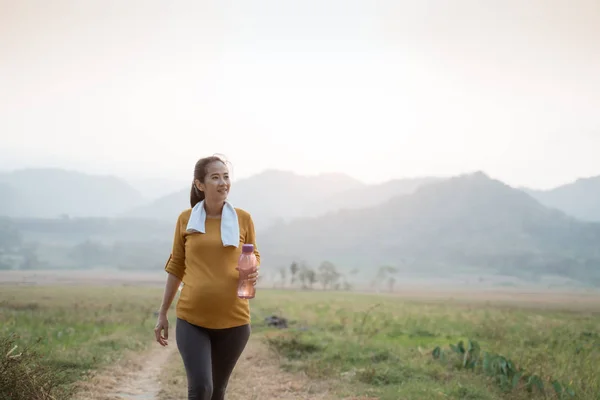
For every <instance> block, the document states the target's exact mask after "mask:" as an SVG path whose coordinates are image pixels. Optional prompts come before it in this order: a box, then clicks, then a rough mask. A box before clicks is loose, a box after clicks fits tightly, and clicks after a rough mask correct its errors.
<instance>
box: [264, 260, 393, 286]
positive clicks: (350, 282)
mask: <svg viewBox="0 0 600 400" xmlns="http://www.w3.org/2000/svg"><path fill="white" fill-rule="evenodd" d="M359 273H360V270H359V269H357V268H353V269H351V270H349V271H347V272H342V271H341V269H340V268H339V267H338V266H336V265H335V264H334V263H332V262H331V261H327V260H326V261H323V262H321V263H320V264H319V266H318V267H316V268H313V267H311V266H309V265H308V264H307V263H306V262H304V261H301V262H298V261H293V262H292V263H291V264H290V265H289V266H288V267H280V268H278V269H277V271H276V274H272V275H271V282H272V284H273V287H274V288H277V287H279V288H300V289H302V290H312V289H315V288H320V289H323V290H345V291H349V290H353V289H354V287H355V284H356V283H360V282H357V279H360V278H359ZM398 273H399V269H398V268H397V267H394V266H389V265H383V266H380V267H378V268H376V269H375V274H374V275H373V276H372V277H371V280H370V281H368V282H367V283H366V285H368V286H369V287H370V288H371V289H372V290H375V291H390V292H393V291H394V286H395V284H396V282H397V275H398ZM366 285H364V284H363V285H361V286H366Z"/></svg>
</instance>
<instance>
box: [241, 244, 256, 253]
mask: <svg viewBox="0 0 600 400" xmlns="http://www.w3.org/2000/svg"><path fill="white" fill-rule="evenodd" d="M242 251H243V252H244V253H252V252H253V251H254V245H253V244H245V245H243V246H242Z"/></svg>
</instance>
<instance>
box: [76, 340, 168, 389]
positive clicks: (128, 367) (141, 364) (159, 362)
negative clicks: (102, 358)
mask: <svg viewBox="0 0 600 400" xmlns="http://www.w3.org/2000/svg"><path fill="white" fill-rule="evenodd" d="M174 350H175V346H174V345H173V344H171V343H170V344H169V346H167V347H166V348H163V347H161V346H159V345H158V344H156V346H152V348H151V349H150V350H149V351H146V352H143V353H140V354H132V355H131V356H130V357H127V358H126V359H125V360H124V361H122V362H120V363H117V364H115V365H112V366H110V367H109V368H107V369H105V370H103V371H99V373H97V374H96V375H95V376H94V377H93V378H92V379H90V380H89V381H88V382H84V383H82V384H81V391H80V392H79V393H78V395H77V396H76V399H77V400H125V399H127V400H158V393H159V391H160V388H161V384H162V382H161V378H162V377H163V375H162V374H161V372H162V369H163V368H164V366H165V364H166V363H167V360H168V359H169V357H170V356H171V355H172V354H173V352H174Z"/></svg>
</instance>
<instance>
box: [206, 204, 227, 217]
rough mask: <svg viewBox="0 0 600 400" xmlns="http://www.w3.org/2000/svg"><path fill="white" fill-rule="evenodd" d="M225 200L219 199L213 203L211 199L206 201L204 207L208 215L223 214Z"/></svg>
mask: <svg viewBox="0 0 600 400" xmlns="http://www.w3.org/2000/svg"><path fill="white" fill-rule="evenodd" d="M224 205H225V203H224V202H222V201H218V202H216V203H211V202H209V201H206V200H205V201H204V209H205V210H206V216H207V217H208V218H218V217H220V216H221V213H222V212H223V206H224Z"/></svg>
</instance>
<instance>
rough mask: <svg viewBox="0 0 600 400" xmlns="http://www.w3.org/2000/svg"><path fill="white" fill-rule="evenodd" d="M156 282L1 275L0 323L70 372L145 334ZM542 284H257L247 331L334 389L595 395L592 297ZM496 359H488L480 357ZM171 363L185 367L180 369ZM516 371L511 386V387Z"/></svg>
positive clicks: (391, 395) (598, 320) (74, 374)
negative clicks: (520, 296) (426, 290)
mask: <svg viewBox="0 0 600 400" xmlns="http://www.w3.org/2000/svg"><path fill="white" fill-rule="evenodd" d="M161 293H162V290H161V289H160V288H156V287H155V288H144V287H123V286H104V287H89V286H88V287H77V286H71V287H57V286H47V287H28V286H26V287H2V290H0V333H1V334H2V336H3V337H6V336H7V334H13V333H16V334H17V335H18V336H19V337H18V339H17V344H19V345H20V348H21V347H22V346H23V345H27V344H33V343H37V344H36V349H37V350H38V351H39V352H40V353H41V354H42V355H43V356H44V358H45V361H44V362H45V363H46V364H47V365H49V366H50V367H52V368H55V369H62V370H64V371H66V372H67V374H66V377H67V380H68V382H70V383H72V382H76V381H78V380H81V379H85V377H86V376H88V374H89V372H90V371H93V370H96V369H98V368H100V367H102V366H104V365H108V364H111V363H113V362H115V361H118V360H119V359H120V358H122V357H124V356H125V355H126V354H127V352H128V351H135V352H137V351H141V350H143V349H146V348H147V347H148V346H151V345H153V344H154V343H153V341H152V340H153V339H152V335H153V333H152V328H153V325H154V323H155V316H154V314H153V313H154V310H156V308H157V307H158V305H159V302H160V298H161ZM540 296H542V295H540ZM543 296H548V301H547V302H541V301H537V302H531V303H529V302H525V301H522V302H515V301H512V302H511V303H502V302H501V301H500V300H498V299H496V300H495V301H494V303H493V304H491V303H490V302H488V301H486V297H485V295H482V294H479V295H478V296H476V297H473V298H472V300H471V301H467V300H466V298H463V299H462V300H459V299H455V300H450V297H449V296H446V297H443V296H438V297H436V298H435V301H434V300H427V298H426V296H422V297H423V298H421V299H419V300H411V299H407V298H401V297H394V296H384V295H381V296H379V295H367V294H351V293H327V292H292V291H274V290H260V291H259V292H258V296H257V298H256V299H254V300H252V303H251V304H252V310H253V332H254V337H255V338H258V339H259V340H263V341H264V342H265V343H267V344H268V346H269V347H270V348H271V349H272V350H274V351H276V352H277V353H278V354H279V355H280V356H281V358H282V368H284V369H286V370H287V371H294V372H303V373H305V374H307V375H308V376H309V377H310V378H311V379H313V380H315V381H326V382H330V385H331V388H332V390H333V391H335V392H336V394H338V395H339V397H340V398H345V397H350V396H371V397H372V398H376V399H382V400H383V399H390V400H391V399H399V398H403V399H435V398H440V399H441V398H444V399H520V398H544V395H542V394H536V392H537V391H538V390H537V389H536V387H537V386H540V385H541V384H543V386H544V389H545V390H546V392H547V395H546V397H545V398H560V397H558V396H555V394H554V393H555V388H554V387H553V386H552V383H553V382H555V385H558V384H560V385H561V387H566V388H569V389H572V390H573V391H574V393H575V397H572V398H579V399H600V374H599V373H598V371H599V370H600V369H599V368H600V367H598V366H599V365H600V336H599V335H600V302H598V298H597V297H596V298H593V299H591V300H589V301H588V300H586V301H585V302H584V303H585V304H584V303H582V302H581V301H580V300H581V299H580V300H579V303H578V304H577V306H576V307H570V306H572V305H573V304H571V305H570V304H564V303H562V304H553V303H552V302H551V301H550V300H551V298H550V297H551V295H549V294H544V295H543ZM463 297H464V296H463ZM507 299H510V296H508V297H507ZM513 300H514V299H513ZM538 300H539V299H538ZM544 304H552V306H551V307H542V305H544ZM582 304H583V305H582ZM568 308H573V309H572V310H569V309H568ZM270 315H278V316H282V317H285V318H287V319H288V320H289V322H290V327H289V328H288V329H276V328H268V327H266V326H265V323H264V322H263V320H264V318H265V317H267V316H270ZM173 318H174V312H171V315H170V319H171V320H173ZM173 326H174V324H173ZM172 333H174V332H172ZM173 336H174V335H173ZM469 340H472V341H475V342H476V345H478V346H479V347H480V349H481V351H480V358H479V360H480V361H479V362H478V363H475V364H474V365H472V364H473V363H472V362H473V361H475V360H477V358H475V356H476V354H475V353H476V352H470V351H469V346H468V343H469ZM460 341H463V342H464V348H465V352H466V353H467V356H466V357H465V354H464V353H463V352H462V351H461V350H460V346H457V349H456V350H452V349H451V348H450V345H451V344H452V345H458V343H459V342H460ZM437 347H439V349H438V350H436V348H437ZM475 349H477V346H475ZM434 350H435V351H434ZM439 350H441V351H439ZM434 353H435V354H436V355H438V356H439V357H438V358H434V356H433V354H434ZM458 353H460V355H459V354H458ZM486 353H489V354H488V355H487V356H486ZM490 354H492V355H496V356H503V357H505V358H506V359H508V360H512V362H513V363H514V369H515V370H519V371H521V372H522V373H523V374H524V375H525V377H521V378H520V379H516V378H514V375H516V374H513V373H512V372H511V370H510V365H511V364H510V363H508V362H506V363H505V364H502V360H503V359H501V358H495V359H492V358H490ZM484 356H485V357H486V358H485V359H486V363H488V364H489V365H488V364H486V363H484V362H483V360H484ZM464 360H466V365H467V366H466V367H463V361H464ZM494 360H495V361H496V362H498V364H497V366H498V368H496V369H494V365H496V364H493V363H489V361H494ZM172 365H179V366H180V363H175V364H172ZM470 365H472V368H469V366H470ZM502 367H504V368H502ZM178 373H179V375H180V376H181V375H183V370H182V369H181V368H180V370H179V372H178ZM175 375H177V371H176V372H175ZM528 375H529V376H533V378H531V377H528ZM503 377H504V378H503ZM517 377H519V376H518V375H517ZM536 377H539V382H538V380H537V379H536ZM503 381H506V382H504V383H505V384H504V385H503ZM513 382H515V383H518V384H517V385H516V388H515V389H509V388H512V386H513ZM527 382H530V383H531V385H530V386H531V387H532V388H533V389H534V393H533V394H530V393H528V391H527V387H526V386H527ZM179 384H181V380H179ZM557 387H558V386H557ZM565 393H566V390H565ZM563 397H564V398H571V397H568V396H567V395H566V394H564V395H563Z"/></svg>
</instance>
